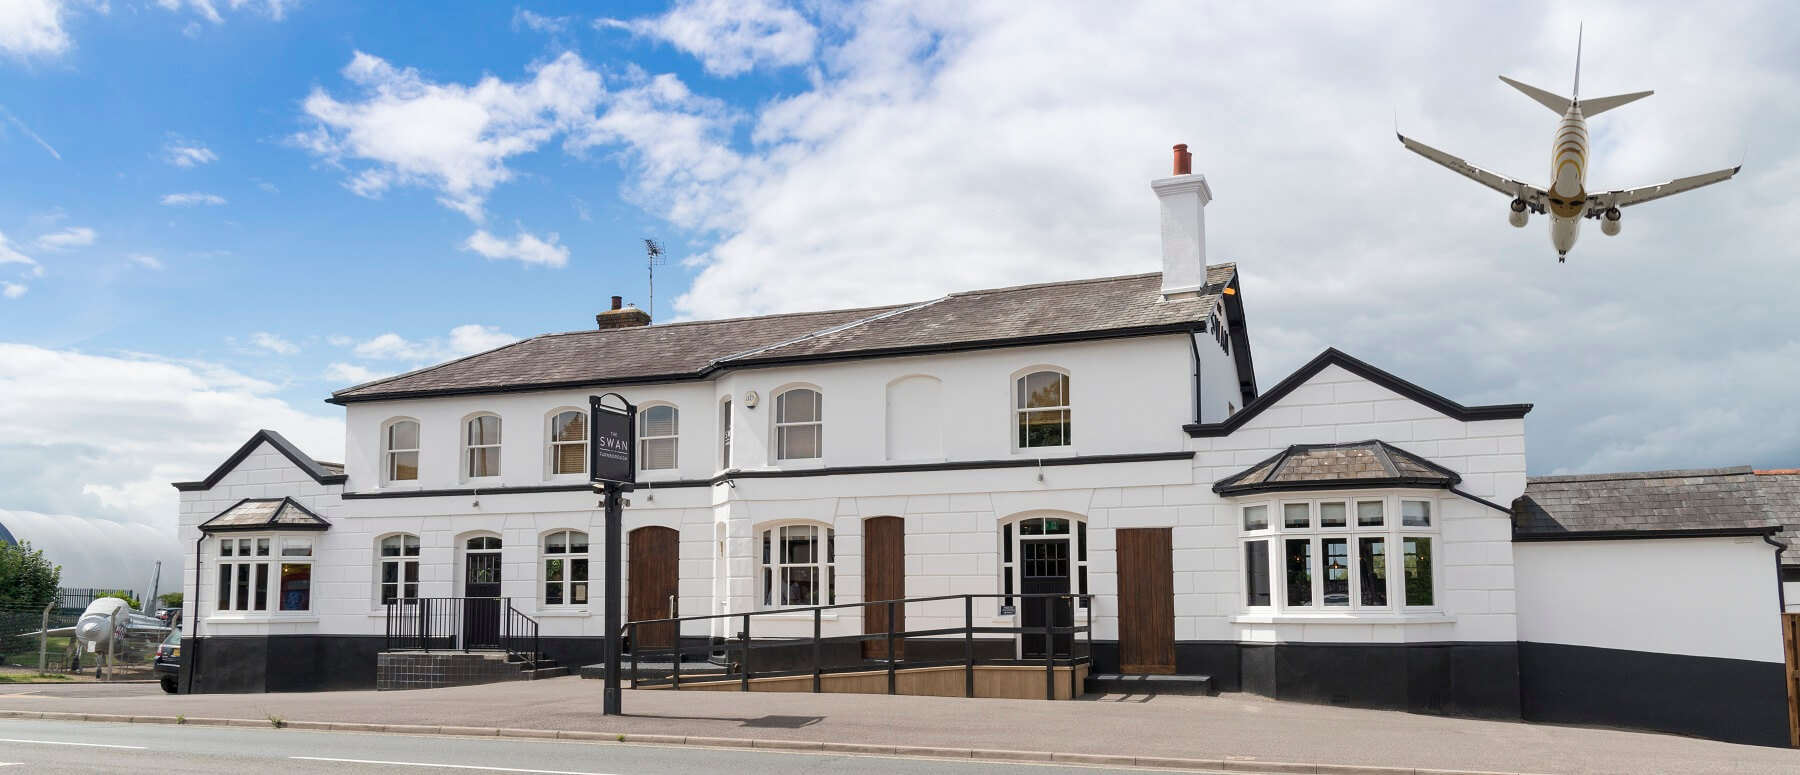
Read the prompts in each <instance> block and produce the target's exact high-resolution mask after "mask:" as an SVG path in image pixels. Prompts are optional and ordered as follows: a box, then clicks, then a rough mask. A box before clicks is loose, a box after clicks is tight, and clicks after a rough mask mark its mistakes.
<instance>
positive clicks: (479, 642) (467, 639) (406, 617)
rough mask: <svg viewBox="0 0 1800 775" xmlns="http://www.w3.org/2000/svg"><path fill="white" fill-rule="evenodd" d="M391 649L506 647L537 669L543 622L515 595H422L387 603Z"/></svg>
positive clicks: (515, 657) (508, 652) (514, 657)
mask: <svg viewBox="0 0 1800 775" xmlns="http://www.w3.org/2000/svg"><path fill="white" fill-rule="evenodd" d="M387 650H388V651H424V652H431V651H462V652H470V651H504V652H506V656H507V658H508V659H509V660H511V661H514V662H525V663H529V666H530V667H536V665H537V661H538V660H539V659H540V658H542V652H540V651H539V649H538V623H537V620H536V619H533V618H531V617H529V616H526V615H525V614H524V613H523V612H521V611H519V610H518V609H517V608H514V607H513V603H512V598H510V597H421V598H413V599H409V600H396V601H393V602H391V603H388V605H387Z"/></svg>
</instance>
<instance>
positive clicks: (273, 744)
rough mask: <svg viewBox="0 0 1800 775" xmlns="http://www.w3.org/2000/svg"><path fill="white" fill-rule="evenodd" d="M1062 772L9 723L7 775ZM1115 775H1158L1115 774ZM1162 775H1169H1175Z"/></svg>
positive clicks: (736, 753) (1049, 767)
mask: <svg viewBox="0 0 1800 775" xmlns="http://www.w3.org/2000/svg"><path fill="white" fill-rule="evenodd" d="M1083 770H1086V771H1088V772H1093V771H1094V768H1090V767H1082V766H1072V765H1054V764H1000V763H996V762H990V761H955V760H951V759H927V758H900V757H883V756H853V755H847V754H822V753H788V752H776V751H755V750H748V749H742V748H703V747H697V746H656V745H620V744H617V743H578V742H569V741H560V742H559V741H536V740H517V739H504V738H469V737H447V736H430V735H385V734H358V733H352V732H314V731H302V730H295V729H281V730H277V729H249V728H238V727H194V726H187V727H183V726H170V725H163V724H99V723H92V722H80V721H30V720H0V775H9V773H11V772H14V771H16V772H19V773H21V774H22V773H27V772H29V773H33V775H36V774H37V773H77V772H79V773H90V772H108V773H112V772H130V773H133V774H134V775H140V774H143V773H181V774H182V775H188V774H190V773H230V774H231V775H240V774H241V773H245V772H254V773H257V775H277V774H279V773H300V772H305V773H359V774H361V773H376V774H379V775H387V774H388V773H392V774H393V775H420V773H427V772H439V773H461V774H463V775H482V774H483V773H509V772H511V773H534V774H537V775H664V774H665V773H666V774H668V775H675V774H676V773H693V772H729V773H731V774H732V775H794V773H809V774H815V773H816V774H817V775H840V774H841V775H852V774H853V773H869V774H870V775H884V774H887V773H894V774H896V775H897V774H898V773H906V774H907V775H986V774H987V773H996V774H997V775H1059V774H1061V775H1079V773H1080V772H1081V771H1083ZM1106 772H1108V773H1134V772H1143V773H1145V775H1148V773H1149V772H1151V771H1142V770H1121V769H1109V770H1106ZM1154 772H1160V773H1163V775H1168V773H1169V770H1156V771H1154Z"/></svg>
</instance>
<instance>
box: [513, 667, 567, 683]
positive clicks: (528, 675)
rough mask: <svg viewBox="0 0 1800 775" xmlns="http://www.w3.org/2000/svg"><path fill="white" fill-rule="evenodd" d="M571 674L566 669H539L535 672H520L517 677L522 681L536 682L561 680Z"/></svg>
mask: <svg viewBox="0 0 1800 775" xmlns="http://www.w3.org/2000/svg"><path fill="white" fill-rule="evenodd" d="M571 672H574V671H573V670H572V669H571V668H567V667H540V668H538V669H536V670H520V671H519V675H520V676H521V677H523V678H524V680H527V681H536V680H540V679H544V678H561V677H563V676H565V675H568V674H570V673H571Z"/></svg>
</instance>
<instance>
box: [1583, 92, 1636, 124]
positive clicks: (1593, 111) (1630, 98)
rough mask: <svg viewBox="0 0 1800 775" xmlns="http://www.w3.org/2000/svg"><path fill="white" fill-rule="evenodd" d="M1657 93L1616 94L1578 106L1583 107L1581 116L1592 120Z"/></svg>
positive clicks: (1585, 101)
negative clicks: (1594, 117)
mask: <svg viewBox="0 0 1800 775" xmlns="http://www.w3.org/2000/svg"><path fill="white" fill-rule="evenodd" d="M1655 93H1656V92H1653V91H1640V92H1632V93H1630V94H1616V95H1613V96H1611V97H1601V98H1599V99H1593V100H1582V101H1580V102H1578V103H1576V104H1578V105H1580V106H1581V115H1583V116H1587V117H1590V118H1591V117H1593V116H1598V115H1600V114H1601V113H1605V112H1606V111H1609V110H1612V109H1613V108H1616V107H1618V106H1620V105H1624V104H1626V103H1631V102H1637V101H1638V100H1641V99H1643V98H1645V97H1648V96H1650V95H1652V94H1655Z"/></svg>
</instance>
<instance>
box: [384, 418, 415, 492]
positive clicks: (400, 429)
mask: <svg viewBox="0 0 1800 775" xmlns="http://www.w3.org/2000/svg"><path fill="white" fill-rule="evenodd" d="M385 454H386V457H387V460H386V461H385V463H384V464H383V466H382V468H383V470H384V472H385V474H386V476H387V480H388V481H390V482H412V481H417V480H418V478H419V424H418V423H416V422H413V421H412V420H401V421H399V422H396V423H394V424H392V425H389V426H388V428H387V452H386V453H385Z"/></svg>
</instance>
